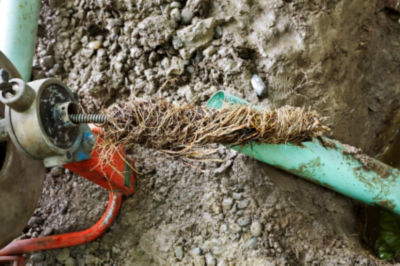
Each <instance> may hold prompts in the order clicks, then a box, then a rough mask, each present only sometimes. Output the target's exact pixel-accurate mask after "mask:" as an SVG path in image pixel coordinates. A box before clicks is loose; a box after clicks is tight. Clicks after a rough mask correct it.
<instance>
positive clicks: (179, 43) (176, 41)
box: [172, 35, 183, 50]
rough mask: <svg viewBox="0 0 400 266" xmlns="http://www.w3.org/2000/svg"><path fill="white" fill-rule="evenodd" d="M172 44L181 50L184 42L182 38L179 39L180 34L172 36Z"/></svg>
mask: <svg viewBox="0 0 400 266" xmlns="http://www.w3.org/2000/svg"><path fill="white" fill-rule="evenodd" d="M172 46H173V47H174V49H175V50H179V49H180V48H182V46H183V42H182V41H181V39H179V37H178V36H176V35H174V36H172Z"/></svg>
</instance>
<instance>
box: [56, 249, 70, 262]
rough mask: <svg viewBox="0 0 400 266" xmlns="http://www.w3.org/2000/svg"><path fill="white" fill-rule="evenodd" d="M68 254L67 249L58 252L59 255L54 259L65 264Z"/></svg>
mask: <svg viewBox="0 0 400 266" xmlns="http://www.w3.org/2000/svg"><path fill="white" fill-rule="evenodd" d="M69 254H70V253H69V249H68V248H64V249H62V250H61V251H60V253H58V255H57V257H56V259H57V260H58V261H59V262H61V263H65V262H66V261H67V260H68V258H70V255H69Z"/></svg>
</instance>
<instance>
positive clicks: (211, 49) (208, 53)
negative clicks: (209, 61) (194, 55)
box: [203, 45, 217, 57]
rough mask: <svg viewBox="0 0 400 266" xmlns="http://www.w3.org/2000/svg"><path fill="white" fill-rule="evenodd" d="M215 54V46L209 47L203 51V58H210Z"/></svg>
mask: <svg viewBox="0 0 400 266" xmlns="http://www.w3.org/2000/svg"><path fill="white" fill-rule="evenodd" d="M216 52H217V48H215V46H213V45H210V46H209V47H207V48H206V49H204V50H203V55H204V56H205V57H210V56H212V55H214V54H215V53H216Z"/></svg>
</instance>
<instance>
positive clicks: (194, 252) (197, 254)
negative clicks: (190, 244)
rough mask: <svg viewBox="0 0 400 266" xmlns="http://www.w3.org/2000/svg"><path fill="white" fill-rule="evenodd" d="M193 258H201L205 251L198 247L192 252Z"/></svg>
mask: <svg viewBox="0 0 400 266" xmlns="http://www.w3.org/2000/svg"><path fill="white" fill-rule="evenodd" d="M190 253H191V254H192V255H193V256H200V255H202V254H203V250H202V249H201V248H200V247H196V248H194V249H192V250H191V251H190Z"/></svg>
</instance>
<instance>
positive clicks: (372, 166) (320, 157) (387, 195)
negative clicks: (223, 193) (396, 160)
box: [207, 91, 400, 215]
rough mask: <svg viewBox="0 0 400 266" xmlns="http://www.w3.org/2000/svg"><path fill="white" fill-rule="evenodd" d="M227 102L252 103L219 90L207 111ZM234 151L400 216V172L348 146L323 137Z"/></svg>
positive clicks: (261, 145) (255, 145) (208, 105)
mask: <svg viewBox="0 0 400 266" xmlns="http://www.w3.org/2000/svg"><path fill="white" fill-rule="evenodd" d="M224 102H228V103H230V104H239V105H243V104H249V103H248V102H246V101H245V100H243V99H240V98H238V97H235V96H233V95H231V94H229V93H225V92H222V91H220V92H217V93H216V94H214V95H213V96H212V97H211V99H210V100H209V101H208V103H207V108H214V109H220V108H221V107H222V105H223V103H224ZM231 148H233V149H234V150H236V151H239V152H241V153H244V154H246V155H248V156H250V157H253V158H255V159H257V160H259V161H261V162H264V163H267V164H269V165H272V166H275V167H278V168H280V169H283V170H285V171H288V172H290V173H293V174H295V175H297V176H300V177H303V178H305V179H307V180H310V181H312V182H314V183H317V184H320V185H322V186H324V187H327V188H329V189H332V190H334V191H336V192H339V193H341V194H343V195H346V196H348V197H351V198H353V199H356V200H359V201H361V202H364V203H367V204H369V205H377V206H380V207H382V208H385V209H387V210H390V211H392V212H394V213H396V214H398V215H400V171H399V170H398V169H396V168H392V167H390V166H389V165H386V164H384V163H382V162H380V161H378V160H376V159H373V158H371V157H369V156H367V155H364V154H361V153H360V152H359V151H358V150H357V149H356V148H354V147H351V146H349V145H345V144H342V143H340V142H338V141H336V140H331V139H328V138H323V139H321V140H320V139H313V140H312V141H306V142H303V143H301V145H294V144H265V143H255V142H253V143H249V144H246V145H236V146H232V147H231Z"/></svg>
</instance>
